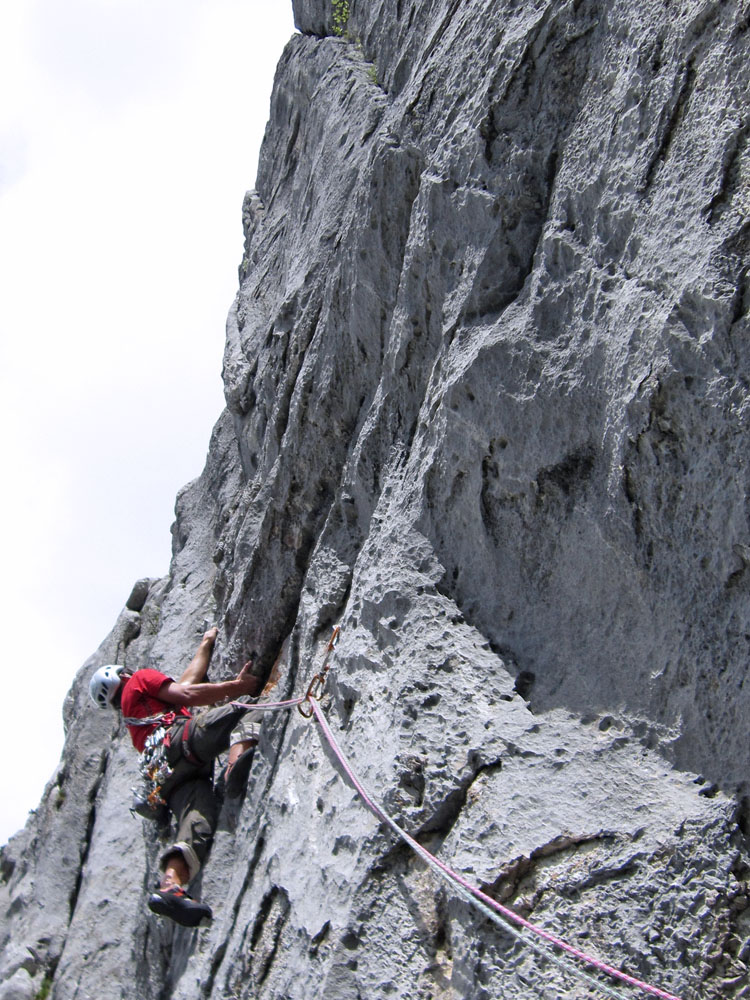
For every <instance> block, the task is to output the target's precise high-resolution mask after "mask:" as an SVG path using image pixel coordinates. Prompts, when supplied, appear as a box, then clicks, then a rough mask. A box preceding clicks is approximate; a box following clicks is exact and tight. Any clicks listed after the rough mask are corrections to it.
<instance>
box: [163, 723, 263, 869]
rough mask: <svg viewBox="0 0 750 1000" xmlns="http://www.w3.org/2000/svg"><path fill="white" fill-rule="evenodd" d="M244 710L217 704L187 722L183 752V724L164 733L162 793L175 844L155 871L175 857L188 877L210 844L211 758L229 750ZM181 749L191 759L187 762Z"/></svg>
mask: <svg viewBox="0 0 750 1000" xmlns="http://www.w3.org/2000/svg"><path fill="white" fill-rule="evenodd" d="M247 711H248V710H247V709H244V708H235V707H233V706H232V705H222V706H220V707H219V708H211V709H209V710H208V711H207V712H201V714H200V715H198V716H196V717H195V718H194V719H190V720H189V727H188V737H187V748H186V747H185V741H184V740H183V732H184V728H185V721H184V720H182V719H178V720H177V721H176V722H175V723H174V725H172V726H171V727H170V729H169V741H170V742H169V750H168V751H167V759H168V760H169V763H170V765H171V766H172V768H173V769H174V770H173V772H172V776H171V777H170V778H169V780H168V781H167V782H166V784H165V785H164V788H163V789H162V795H163V796H164V798H165V799H166V802H167V805H168V806H169V810H170V812H171V813H172V814H173V816H174V817H175V819H176V821H177V835H176V840H175V842H174V843H173V844H172V845H171V847H169V848H167V850H166V851H164V853H163V854H162V856H161V867H162V869H163V868H164V867H165V864H166V861H167V860H168V859H169V858H170V857H173V856H174V855H175V854H181V855H182V857H183V858H184V860H185V864H186V865H187V867H188V871H189V872H190V878H191V879H193V878H195V876H196V875H197V874H198V872H199V870H200V867H201V865H202V864H203V862H204V861H205V860H206V856H207V854H208V852H209V849H210V847H211V843H212V842H213V837H214V831H215V829H216V821H217V818H218V808H217V804H216V797H215V795H214V788H213V770H214V759H215V758H216V757H218V755H219V754H220V753H223V752H224V751H225V750H227V749H228V748H229V744H230V742H231V734H232V730H233V729H234V728H235V727H236V726H237V725H238V723H239V722H240V721H241V720H242V719H243V718H244V716H245V715H247ZM186 749H187V752H188V754H189V755H191V756H193V757H194V758H197V759H194V760H190V759H188V756H186Z"/></svg>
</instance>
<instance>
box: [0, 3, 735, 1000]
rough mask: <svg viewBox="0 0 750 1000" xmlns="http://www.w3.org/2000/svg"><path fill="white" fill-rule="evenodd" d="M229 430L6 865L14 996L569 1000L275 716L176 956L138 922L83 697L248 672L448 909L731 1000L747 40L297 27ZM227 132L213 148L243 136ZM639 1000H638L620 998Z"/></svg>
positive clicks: (731, 18) (564, 25)
mask: <svg viewBox="0 0 750 1000" xmlns="http://www.w3.org/2000/svg"><path fill="white" fill-rule="evenodd" d="M294 9H295V16H296V21H297V25H298V28H299V30H300V34H298V35H295V36H294V38H292V40H291V41H290V42H289V45H288V46H287V48H286V50H285V52H284V54H283V55H282V57H281V60H280V63H279V68H278V73H277V77H276V84H275V89H274V95H273V99H272V104H271V112H270V120H269V125H268V129H267V132H266V137H265V141H264V145H263V151H262V155H261V162H260V170H259V174H258V178H257V181H256V189H255V191H254V192H252V193H250V194H249V195H248V197H247V198H246V200H245V204H244V207H243V221H244V226H245V247H244V255H243V258H242V261H241V263H240V266H239V273H240V286H239V291H238V294H237V298H236V300H235V302H234V304H233V305H232V308H231V310H230V314H229V319H228V323H227V340H226V351H225V357H224V372H223V374H224V383H225V390H226V401H227V409H226V410H225V412H224V413H223V414H222V415H221V417H220V419H219V421H218V423H217V425H216V428H215V430H214V434H213V437H212V441H211V447H210V451H209V456H208V461H207V465H206V468H205V470H204V472H203V473H202V475H201V476H200V478H199V479H197V480H195V481H194V482H193V483H191V484H190V485H189V486H187V487H186V488H185V489H184V490H183V491H182V492H181V494H180V495H179V497H178V499H177V506H176V521H175V525H174V528H173V536H174V544H173V560H172V564H171V567H170V572H169V575H168V577H166V578H165V579H164V580H160V581H154V580H148V581H139V583H138V584H137V585H136V587H135V588H134V590H133V593H132V594H131V595H130V597H129V598H128V599H127V601H126V607H125V608H124V610H123V613H122V615H121V617H120V619H119V620H118V622H117V623H116V626H115V628H114V630H113V632H112V633H111V635H110V636H109V637H108V638H107V639H106V640H105V642H104V643H103V644H102V647H101V648H100V649H99V650H98V651H97V653H96V654H95V655H94V656H93V657H92V658H91V659H90V660H89V661H88V662H87V663H86V664H84V666H83V667H82V669H81V672H80V674H79V676H78V677H77V678H76V679H75V682H74V683H73V686H72V688H71V691H70V694H69V695H68V698H67V700H66V704H65V709H64V711H65V719H66V726H67V742H66V745H65V750H64V753H63V758H62V760H61V763H60V766H59V769H58V771H57V772H56V774H55V776H54V777H53V778H52V780H51V782H50V784H49V786H48V788H47V790H46V792H45V796H44V798H43V800H42V803H41V805H40V807H39V809H38V810H37V812H36V813H35V814H34V815H33V816H32V817H31V819H30V821H29V824H28V825H27V827H26V829H25V830H24V831H22V832H21V833H20V834H18V835H17V837H15V838H14V839H13V840H12V841H11V842H10V844H9V845H7V847H6V848H5V849H4V850H3V854H2V864H1V870H2V878H3V880H4V885H3V887H2V906H3V908H4V910H5V919H4V922H3V931H2V933H3V937H2V939H1V940H0V944H2V948H3V950H2V955H1V956H0V980H2V985H0V1000H16V998H18V1000H32V998H35V997H38V996H44V995H46V994H45V993H44V992H42V991H45V990H46V991H48V992H49V995H50V996H51V997H52V998H53V1000H73V998H76V1000H87V998H91V1000H94V998H96V1000H109V998H113V1000H114V998H128V1000H131V998H133V997H139V998H143V1000H163V998H166V997H170V998H171V997H174V998H180V1000H198V998H207V997H211V998H222V1000H230V998H231V1000H251V998H252V1000H256V998H258V1000H260V998H263V1000H266V998H267V1000H280V998H285V1000H302V998H313V997H326V1000H353V998H357V997H362V998H367V1000H372V998H381V997H382V998H386V997H403V998H410V1000H411V998H413V1000H428V998H434V1000H438V998H440V1000H444V998H445V1000H447V998H472V1000H480V998H481V1000H484V998H490V997H503V998H508V1000H510V998H518V997H527V996H528V997H537V996H539V997H547V998H557V997H561V996H565V997H581V998H583V997H590V996H595V995H596V991H595V989H594V987H593V986H591V985H586V984H584V983H581V982H579V981H577V980H576V979H574V978H572V977H571V974H570V973H569V972H568V971H566V970H564V969H561V968H560V967H559V966H557V965H556V964H553V963H552V962H550V961H549V960H547V959H545V958H544V957H542V956H540V955H539V954H538V953H536V952H535V951H533V950H532V949H530V948H529V947H527V946H526V945H525V944H523V943H521V942H519V941H517V940H516V939H515V938H513V937H511V936H509V935H508V934H506V933H504V932H503V931H501V930H499V929H498V928H497V927H495V926H494V925H493V924H491V923H489V922H488V921H487V920H486V919H485V918H483V917H482V916H481V915H480V914H478V913H477V912H475V911H473V910H472V909H471V908H470V907H469V906H467V904H466V903H465V902H464V901H463V900H462V899H460V898H458V897H457V896H455V895H454V894H453V893H452V892H451V891H450V890H449V889H448V888H447V887H446V886H445V885H442V884H440V885H439V884H437V883H436V882H435V880H434V878H433V876H432V874H431V873H430V872H428V871H426V870H425V869H424V867H423V866H422V864H421V862H419V861H417V860H416V859H415V858H414V857H412V856H411V855H410V853H409V852H408V850H407V849H406V848H404V847H399V846H397V843H396V841H395V840H394V838H393V836H392V835H391V834H390V833H388V832H386V831H385V829H384V828H383V827H381V826H380V824H379V823H378V821H377V820H376V819H375V818H374V817H373V816H371V815H370V814H369V813H367V812H366V811H365V810H364V808H363V806H362V804H361V802H360V801H359V799H358V797H357V796H356V794H355V792H354V791H353V790H352V789H351V788H350V787H349V785H348V784H347V783H346V782H345V781H344V780H342V778H341V777H340V776H339V775H338V774H337V771H336V770H335V768H334V766H333V763H332V759H331V754H330V753H329V752H328V751H327V750H326V749H325V747H324V746H323V745H322V743H321V739H320V735H319V733H318V732H317V731H316V726H315V723H314V722H308V721H306V720H305V719H303V718H302V716H301V715H299V714H298V713H296V712H292V713H288V714H280V715H276V716H271V717H269V720H268V721H267V722H266V724H265V726H264V729H263V733H262V738H261V745H260V749H259V753H258V754H257V755H256V758H255V761H254V763H253V768H252V771H251V776H250V782H249V787H248V792H247V795H246V797H245V799H244V801H243V803H242V804H241V805H240V806H232V807H231V808H230V807H229V806H225V807H224V810H223V812H222V815H221V820H220V826H219V831H218V833H217V838H216V842H215V845H214V849H213V853H212V855H211V858H210V860H209V862H208V864H207V866H206V868H205V870H204V872H203V874H202V876H201V878H200V881H199V884H198V885H197V886H194V889H195V891H196V892H197V893H198V894H199V895H200V896H201V897H202V898H204V899H205V900H206V901H207V902H209V903H210V904H211V905H212V906H213V908H214V912H215V917H214V921H213V924H212V925H211V927H210V928H208V929H203V930H199V931H194V932H193V931H186V930H182V929H178V928H175V927H173V926H172V925H169V924H167V923H165V922H164V921H162V920H160V919H159V918H157V917H154V916H151V915H150V914H149V913H148V911H147V910H146V908H145V892H146V890H147V889H148V888H149V887H150V886H151V884H152V883H153V880H154V879H155V877H156V857H157V856H158V852H159V850H160V847H161V842H160V840H159V838H158V834H157V831H156V829H155V828H154V827H153V826H152V825H150V824H148V823H145V822H143V821H141V820H140V819H135V818H134V817H133V816H132V815H131V814H130V813H129V811H128V806H129V804H130V793H129V790H130V787H131V785H133V784H134V782H135V776H136V770H137V761H136V757H135V754H134V751H133V750H132V748H131V747H130V745H129V740H128V738H127V736H126V735H125V734H124V733H123V731H122V729H121V728H118V727H117V725H116V724H115V722H114V717H113V716H111V715H109V714H106V713H99V712H97V711H96V710H94V709H93V708H92V707H91V706H90V704H89V703H88V694H87V685H88V677H89V675H90V673H91V671H92V669H93V667H94V666H95V665H96V664H98V663H102V662H111V661H114V660H115V659H116V660H117V662H126V663H127V664H128V665H130V666H133V667H142V666H153V667H156V668H158V669H162V670H164V671H165V672H167V673H171V674H173V675H179V673H180V672H181V670H182V668H183V666H184V665H185V664H186V662H187V660H188V659H189V657H190V655H191V652H192V650H193V648H194V646H195V644H196V643H197V641H198V639H199V637H200V634H201V632H202V631H203V629H204V628H205V626H206V625H207V624H208V623H210V622H213V621H216V623H217V624H219V626H220V628H221V635H220V640H219V644H218V647H217V651H216V655H215V658H214V663H213V665H212V668H211V669H212V677H214V678H222V677H227V676H230V675H232V674H233V673H234V672H236V670H237V669H238V667H239V666H240V665H241V663H242V662H243V661H244V659H246V658H247V657H248V656H249V655H253V656H254V659H255V663H256V669H257V671H258V672H259V673H261V674H263V675H264V676H267V674H268V672H269V671H270V668H271V666H272V664H273V663H274V662H276V661H277V660H278V662H279V664H280V667H281V680H280V681H279V683H278V684H277V685H276V687H275V688H274V689H273V697H274V698H276V697H277V696H287V695H291V694H302V693H304V692H305V690H306V689H307V686H308V684H309V682H310V679H311V678H312V676H313V674H314V673H315V671H316V670H317V669H318V668H319V666H320V664H321V660H322V656H323V653H324V649H325V645H326V643H327V641H328V638H329V636H330V631H331V628H332V627H333V626H334V625H340V626H341V640H340V643H339V645H338V647H337V649H336V653H335V655H334V657H333V668H332V671H331V676H330V678H329V681H328V684H327V688H326V695H325V697H324V700H323V702H322V705H323V708H324V711H325V712H326V714H327V716H328V718H329V720H330V721H331V723H332V725H333V727H334V731H335V732H336V735H337V738H338V739H339V740H340V742H341V744H342V746H343V747H344V749H345V750H346V752H347V753H348V754H349V755H350V758H351V762H352V764H353V766H354V767H355V768H356V770H357V771H358V773H359V774H360V775H361V777H362V778H363V780H364V781H365V783H366V785H367V786H368V787H369V788H370V789H371V790H372V792H373V794H374V796H375V797H376V798H377V799H378V800H379V801H381V802H382V803H383V804H384V805H385V806H386V808H387V809H388V810H389V811H390V812H391V813H392V814H393V816H394V817H395V818H396V819H397V820H398V821H399V822H400V823H401V824H403V825H404V826H405V827H406V828H407V829H408V830H409V831H411V832H412V833H414V834H416V835H417V836H418V838H419V839H420V840H421V841H422V842H423V843H424V844H425V846H427V847H428V848H429V849H430V850H432V851H433V852H435V853H437V854H438V855H439V856H440V857H441V858H442V859H443V860H444V861H445V862H447V863H448V864H450V865H452V866H453V867H454V868H456V869H457V871H459V872H460V873H461V874H462V875H463V876H464V877H466V878H467V879H469V880H470V881H471V882H473V883H475V884H477V885H481V886H482V887H483V888H484V889H485V891H487V892H489V893H490V894H491V895H494V896H495V898H496V899H498V900H501V901H503V902H504V903H505V904H506V905H508V906H510V907H512V908H514V909H515V910H516V911H517V912H519V913H521V914H523V915H524V916H527V917H528V918H529V919H530V920H532V921H533V922H534V923H536V924H539V925H541V926H543V927H544V928H545V929H547V930H549V931H550V932H552V933H553V934H556V935H558V936H560V937H562V938H564V939H567V940H569V941H570V942H571V943H572V944H574V945H575V946H577V947H579V948H582V949H583V950H585V951H587V952H590V953H593V954H594V955H597V956H599V957H601V958H603V959H605V960H606V961H607V962H609V963H610V964H613V965H616V966H622V967H624V968H626V969H627V971H629V972H630V973H631V974H633V975H635V976H637V977H639V978H641V979H645V980H648V981H649V982H652V983H654V984H655V985H657V986H660V987H661V988H663V989H665V990H668V991H669V992H671V993H674V994H677V995H679V996H681V997H684V998H686V1000H687V998H695V997H701V998H719V997H730V998H732V997H746V996H748V995H750V983H748V977H747V968H746V961H747V959H748V955H750V909H748V896H747V889H746V884H745V879H746V877H747V873H748V870H750V869H749V868H748V851H747V843H746V839H745V832H746V827H747V824H748V822H750V818H749V817H748V809H747V805H746V802H747V798H746V797H747V795H748V790H747V775H748V765H749V764H750V759H749V755H750V752H749V749H748V747H749V743H748V739H747V724H746V720H747V719H748V717H750V711H749V708H750V705H749V701H750V692H749V691H748V689H747V688H746V686H745V674H746V662H747V656H748V647H749V646H750V600H749V595H750V573H749V572H748V566H749V565H750V527H749V526H748V511H747V499H746V498H747V495H748V455H749V454H750V433H749V428H748V401H749V400H750V346H749V345H750V340H749V338H748V321H747V314H748V282H747V261H748V232H749V230H748V223H747V216H748V208H749V206H750V186H749V182H750V153H749V152H748V118H747V92H748V30H747V29H748V11H747V7H746V5H743V4H742V3H739V2H732V0H725V2H722V3H704V2H691V0H684V2H681V3H679V4H676V3H669V2H667V0H660V2H656V0H653V2H649V0H647V2H644V3H641V4H637V5H635V4H632V3H625V2H618V0H612V2H608V3H602V2H598V3H597V2H593V0H570V2H567V3H565V2H558V3H552V2H543V0H540V2H531V0H522V2H517V0H515V2H514V0H492V2H490V0H432V2H423V0H420V2H417V0H382V2H376V0H370V2H368V3H365V2H364V0H350V2H349V3H348V4H347V3H338V2H337V3H329V2H328V0H317V2H313V0H295V3H294ZM238 127H241V126H240V125H239V123H238ZM620 989H621V991H623V992H624V993H626V994H627V995H637V994H635V993H633V992H632V991H629V990H628V989H627V988H626V987H620Z"/></svg>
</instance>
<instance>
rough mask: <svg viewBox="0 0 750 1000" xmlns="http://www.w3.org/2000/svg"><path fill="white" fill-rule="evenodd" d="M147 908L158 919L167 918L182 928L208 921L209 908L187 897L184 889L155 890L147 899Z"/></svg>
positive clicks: (209, 916)
mask: <svg viewBox="0 0 750 1000" xmlns="http://www.w3.org/2000/svg"><path fill="white" fill-rule="evenodd" d="M148 908H149V910H151V912H152V913H158V914H159V916H160V917H169V919H170V920H174V922H175V923H177V924H182V926H183V927H197V926H198V924H199V923H200V922H201V921H202V920H210V919H211V916H212V913H211V907H210V906H207V905H206V904H205V903H199V902H198V901H197V900H195V899H193V898H192V896H188V894H187V893H186V892H185V890H184V889H180V888H178V887H177V886H174V887H173V888H171V889H157V890H156V891H155V892H152V893H151V895H150V896H149V897H148Z"/></svg>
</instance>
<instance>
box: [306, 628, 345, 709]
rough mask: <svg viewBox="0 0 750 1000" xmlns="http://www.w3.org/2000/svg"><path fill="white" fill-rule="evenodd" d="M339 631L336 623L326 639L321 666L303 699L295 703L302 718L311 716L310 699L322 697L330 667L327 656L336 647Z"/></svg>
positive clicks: (318, 699) (317, 699)
mask: <svg viewBox="0 0 750 1000" xmlns="http://www.w3.org/2000/svg"><path fill="white" fill-rule="evenodd" d="M340 631H341V629H340V628H339V626H338V625H337V626H336V627H335V628H334V630H333V634H332V635H331V638H330V639H329V641H328V645H327V646H326V652H325V656H324V658H323V666H322V667H321V669H320V671H319V672H318V673H317V674H315V675H314V677H313V679H312V680H311V681H310V683H309V685H308V688H307V693H306V695H305V697H304V699H303V700H302V702H301V704H299V705H297V711H298V712H299V714H300V715H301V716H302V717H303V718H304V719H310V718H312V714H313V708H312V699H313V698H314V699H315V700H316V701H320V700H321V699H322V698H323V689H324V688H325V685H326V678H327V677H328V671H329V670H330V669H331V664H330V663H329V657H330V655H331V653H332V652H333V651H334V649H335V648H336V643H337V642H338V641H339V632H340Z"/></svg>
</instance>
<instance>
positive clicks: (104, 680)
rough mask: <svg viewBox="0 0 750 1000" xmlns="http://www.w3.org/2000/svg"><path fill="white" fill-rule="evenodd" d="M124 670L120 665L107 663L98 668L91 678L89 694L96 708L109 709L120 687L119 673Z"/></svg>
mask: <svg viewBox="0 0 750 1000" xmlns="http://www.w3.org/2000/svg"><path fill="white" fill-rule="evenodd" d="M124 669H125V667H124V665H122V664H116V663H108V664H107V665H106V666H104V667H99V669H98V670H97V671H96V673H95V674H94V676H93V677H92V678H91V681H90V682H89V694H90V695H91V700H92V701H93V703H94V704H95V705H96V706H97V707H98V708H109V706H110V705H111V704H112V699H113V698H114V696H115V693H116V692H117V689H118V688H119V686H120V673H121V672H122V671H123V670H124Z"/></svg>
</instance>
